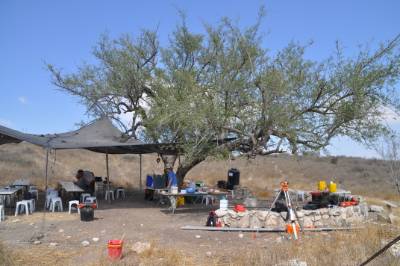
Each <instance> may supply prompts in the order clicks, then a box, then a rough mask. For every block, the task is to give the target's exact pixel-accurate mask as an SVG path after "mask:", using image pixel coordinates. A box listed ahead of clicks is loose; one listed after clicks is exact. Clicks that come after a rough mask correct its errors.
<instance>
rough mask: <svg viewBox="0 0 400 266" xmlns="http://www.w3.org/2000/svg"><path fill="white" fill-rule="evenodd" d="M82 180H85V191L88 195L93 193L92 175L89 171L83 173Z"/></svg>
mask: <svg viewBox="0 0 400 266" xmlns="http://www.w3.org/2000/svg"><path fill="white" fill-rule="evenodd" d="M83 179H84V180H85V184H86V191H87V192H89V193H90V194H93V193H94V183H95V181H94V179H95V178H94V174H93V172H91V171H83Z"/></svg>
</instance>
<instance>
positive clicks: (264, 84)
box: [49, 14, 400, 181]
mask: <svg viewBox="0 0 400 266" xmlns="http://www.w3.org/2000/svg"><path fill="white" fill-rule="evenodd" d="M261 18H262V14H261V15H260V16H259V19H258V20H257V23H256V24H255V25H253V26H251V27H247V28H241V27H240V26H238V25H237V24H235V23H233V22H232V21H231V20H229V19H222V20H221V22H220V23H219V24H218V25H217V26H211V25H206V26H205V31H204V33H194V32H191V31H190V29H189V28H188V27H187V25H186V23H185V19H183V20H182V23H181V24H179V25H178V26H177V27H176V29H175V31H174V32H173V33H172V34H171V36H170V42H169V44H168V45H166V46H165V47H164V48H158V43H157V40H156V36H155V34H154V33H153V32H149V31H146V32H144V34H142V35H141V36H140V37H139V38H138V39H137V40H136V41H135V42H134V41H131V40H130V39H129V38H126V37H125V38H123V39H120V40H117V41H116V43H115V44H114V43H113V42H110V41H108V40H106V41H104V40H103V41H101V42H100V45H99V49H97V50H96V53H95V55H96V56H97V58H98V59H99V61H100V62H99V65H98V66H85V67H83V68H81V69H80V70H79V71H78V73H77V74H72V75H66V76H64V75H62V74H61V73H60V72H59V71H57V70H55V68H54V67H52V66H49V69H50V70H51V71H52V73H53V77H54V81H55V84H56V85H57V86H59V87H60V88H62V89H63V90H66V91H68V92H70V93H72V94H75V95H79V96H81V97H82V99H84V102H85V103H86V104H87V107H88V109H89V110H92V108H93V107H96V108H97V106H98V105H99V106H101V108H100V109H101V111H102V112H105V113H107V114H109V115H111V116H115V115H116V114H117V115H118V114H119V113H120V112H121V107H122V111H130V112H131V113H132V125H133V126H132V127H130V128H129V130H130V133H131V134H132V135H133V136H135V134H134V133H135V131H136V130H137V128H138V127H137V126H136V127H135V126H134V125H141V126H142V128H141V129H142V133H143V134H144V137H145V138H146V139H147V140H148V141H152V142H153V141H157V142H168V143H171V142H172V143H176V144H177V145H180V146H181V147H182V148H183V150H184V154H183V155H184V156H183V158H182V160H181V164H180V165H179V167H178V172H177V174H178V177H179V178H180V180H181V181H182V180H183V178H184V176H185V174H186V173H187V172H188V171H189V170H190V169H191V168H193V167H194V166H195V165H197V164H198V163H200V162H201V161H203V160H204V159H205V158H207V157H208V156H220V155H226V154H228V153H229V152H231V151H238V152H241V153H242V154H246V155H248V156H249V157H253V156H256V155H258V154H261V155H267V154H271V153H280V152H287V151H288V152H292V153H298V152H304V151H310V150H311V151H318V150H321V149H324V148H325V147H326V146H327V145H328V144H329V142H330V140H331V139H332V138H333V137H336V136H341V135H343V136H349V137H351V138H353V139H355V140H356V141H359V142H364V143H367V142H369V141H371V140H373V139H375V138H376V137H378V136H379V135H381V134H382V133H384V132H385V131H386V130H387V128H386V126H385V124H384V121H383V112H384V110H385V109H384V108H385V107H389V108H392V109H394V110H398V109H399V105H398V97H397V93H396V90H395V86H396V84H397V82H398V80H399V76H400V53H399V50H398V47H399V41H400V37H399V36H397V37H395V38H394V39H393V40H391V41H388V42H386V43H384V44H382V45H381V46H379V47H378V48H377V49H375V50H368V49H360V50H359V52H358V54H356V56H353V57H346V56H344V53H343V51H342V49H341V48H340V45H337V49H336V51H335V53H334V54H333V55H332V56H331V57H329V58H328V59H326V60H321V61H314V60H310V59H307V57H306V56H305V51H306V49H310V48H309V47H308V46H302V45H299V44H297V43H290V44H288V46H287V47H285V48H283V49H282V50H281V51H277V52H276V53H275V55H273V56H272V55H270V54H269V53H268V52H267V49H266V48H265V47H264V46H263V43H262V41H263V39H262V34H260V32H259V27H260V25H261V21H262V19H261ZM103 43H105V44H103ZM138 62H139V63H138ZM132 91H133V92H134V93H133V95H134V97H132ZM99 93H100V95H102V97H99ZM114 95H117V96H116V97H115V98H114ZM144 96H145V97H144ZM132 98H133V100H132ZM140 99H146V100H147V106H148V107H149V109H148V110H147V111H146V112H145V111H144V110H143V105H141V104H140ZM127 103H128V104H130V105H131V106H132V108H129V109H127V107H126V106H125V105H126V104H127ZM96 110H97V109H96ZM95 114H97V112H96V113H95ZM138 116H139V117H138ZM138 118H139V119H138ZM227 138H234V140H233V141H225V140H226V139H227Z"/></svg>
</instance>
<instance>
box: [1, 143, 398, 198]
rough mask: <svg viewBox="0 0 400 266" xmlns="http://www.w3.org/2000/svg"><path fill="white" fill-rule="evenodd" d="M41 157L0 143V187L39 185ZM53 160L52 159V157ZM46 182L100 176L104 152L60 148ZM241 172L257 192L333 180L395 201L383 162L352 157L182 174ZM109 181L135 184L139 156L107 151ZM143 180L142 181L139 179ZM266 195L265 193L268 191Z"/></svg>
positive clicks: (254, 162) (212, 166)
mask: <svg viewBox="0 0 400 266" xmlns="http://www.w3.org/2000/svg"><path fill="white" fill-rule="evenodd" d="M44 158H45V153H44V150H43V149H42V148H39V147H37V146H34V145H31V144H28V143H20V144H7V145H1V146H0V177H1V178H0V185H1V183H2V184H8V183H10V182H12V181H13V180H15V179H17V178H28V179H30V180H31V181H32V183H35V184H37V185H43V184H44V178H43V176H44ZM55 159H56V160H55ZM155 159H156V156H155V155H144V156H143V180H144V179H145V175H146V173H152V172H153V171H154V169H156V168H160V167H157V164H156V161H155ZM49 167H50V171H49V181H50V183H51V184H56V182H57V181H58V180H68V179H69V180H74V175H75V173H76V171H77V169H90V170H92V171H93V172H94V173H95V174H96V175H98V176H105V175H106V169H105V156H104V155H103V154H98V153H93V152H90V151H86V150H61V151H58V152H57V154H54V153H52V154H51V155H50V164H49ZM232 167H235V168H238V169H239V170H240V171H241V185H243V186H247V187H249V188H250V189H251V190H252V191H254V192H255V193H256V194H258V193H261V194H260V195H262V193H270V191H272V190H273V189H274V188H277V187H279V182H280V181H281V180H282V179H288V180H289V181H290V182H291V186H292V187H294V188H299V189H306V190H310V189H314V188H316V184H317V181H319V180H327V181H329V180H335V181H336V182H337V183H338V184H339V188H344V189H348V190H351V191H352V192H353V193H356V194H361V195H369V196H373V197H379V198H384V199H391V200H395V201H398V200H400V197H399V195H398V194H397V193H396V191H395V189H394V188H393V186H392V185H391V183H390V180H389V178H388V167H387V165H386V163H385V162H384V161H380V160H375V159H372V160H365V159H360V158H351V157H321V158H320V157H315V156H303V157H296V156H289V155H279V156H278V155H277V156H275V155H273V156H267V157H257V158H256V159H251V160H247V159H245V158H240V159H236V160H228V161H227V160H219V161H215V160H211V159H210V160H206V161H205V162H203V163H201V164H199V165H198V166H196V167H195V168H193V169H192V170H191V171H190V172H189V173H188V175H187V178H189V179H194V180H204V181H205V182H206V183H207V184H208V185H214V184H216V181H217V180H226V175H227V171H228V169H229V168H232ZM110 172H111V179H112V181H114V182H115V183H117V184H121V185H124V186H127V187H138V184H139V183H138V182H139V156H138V155H111V156H110ZM143 182H144V181H143ZM267 195H268V194H267Z"/></svg>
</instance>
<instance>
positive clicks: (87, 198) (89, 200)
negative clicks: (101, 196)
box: [85, 197, 99, 208]
mask: <svg viewBox="0 0 400 266" xmlns="http://www.w3.org/2000/svg"><path fill="white" fill-rule="evenodd" d="M85 203H95V204H96V206H97V208H98V207H99V203H98V202H97V198H96V197H86V199H85Z"/></svg>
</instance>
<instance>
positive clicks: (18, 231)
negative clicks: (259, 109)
mask: <svg viewBox="0 0 400 266" xmlns="http://www.w3.org/2000/svg"><path fill="white" fill-rule="evenodd" d="M42 198H43V196H42ZM42 201H43V200H40V201H39V207H40V206H43V202H42ZM211 208H212V207H206V206H204V205H190V204H188V205H186V206H185V207H183V208H180V209H178V210H177V212H176V213H175V214H171V212H170V211H169V210H168V209H167V206H163V205H161V206H160V205H158V204H156V203H155V202H148V201H144V199H143V195H142V194H140V193H137V192H135V193H130V194H129V195H128V197H127V198H126V199H125V200H116V201H113V202H112V203H111V204H110V203H108V202H105V201H100V202H99V209H96V211H95V220H94V221H91V222H81V221H80V217H79V215H78V214H77V213H72V214H68V212H67V211H64V212H55V213H51V212H44V211H43V210H39V211H37V212H35V213H33V214H32V215H29V216H26V215H18V216H17V217H15V216H13V213H12V210H11V209H9V210H7V219H6V221H4V222H1V223H0V243H2V244H3V247H4V248H5V249H6V250H7V252H6V253H9V254H11V256H12V257H13V263H12V264H11V263H9V264H10V265H114V264H117V265H278V264H277V263H279V262H282V261H286V262H287V261H288V260H289V259H293V258H303V259H304V258H305V259H306V260H307V263H308V265H321V264H322V263H323V260H325V261H326V262H325V263H324V264H325V265H358V263H360V262H361V261H362V260H364V259H365V258H367V257H368V255H369V254H373V252H375V251H376V250H377V249H379V247H381V245H382V243H383V242H382V241H383V240H388V239H391V238H393V236H395V235H397V234H398V233H400V229H399V228H397V229H393V227H387V228H386V227H385V228H381V227H379V226H377V225H373V226H372V227H370V228H367V229H365V230H364V231H362V232H349V233H326V232H323V233H309V234H306V235H304V236H302V239H301V240H300V241H299V242H294V241H291V240H289V239H288V238H287V234H285V233H239V232H208V231H184V230H181V229H180V228H181V227H182V226H185V225H204V224H205V222H206V219H207V216H208V212H209V211H210V209H211ZM121 237H123V238H124V249H123V258H122V260H121V261H118V262H112V261H110V260H109V259H108V257H107V241H108V240H110V239H120V238H121ZM93 238H99V240H98V241H94V240H93ZM35 240H39V241H40V244H36V245H35V244H34V243H33V242H34V241H35ZM85 240H86V241H89V243H90V244H89V246H87V247H83V246H82V244H81V243H82V241H85ZM309 240H313V241H309ZM138 241H140V242H148V243H150V244H151V249H150V250H149V251H147V252H144V253H142V254H140V255H138V254H136V253H135V252H134V251H132V246H133V244H134V243H136V242H138ZM52 243H55V244H52ZM349 243H351V245H349ZM366 243H367V244H366ZM52 245H55V246H52ZM0 249H1V247H0ZM3 252H4V251H3ZM3 254H4V253H3ZM0 255H1V252H0ZM338 258H341V259H343V263H344V264H342V263H340V262H338V261H337V262H333V260H336V259H338ZM9 264H7V263H5V265H9ZM0 265H2V263H1V258H0ZM279 265H286V264H279ZM372 265H400V262H398V261H397V262H396V261H395V260H393V258H392V257H391V256H390V254H389V255H388V254H386V255H385V256H382V258H380V259H379V260H378V261H376V262H375V263H373V264H372Z"/></svg>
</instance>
